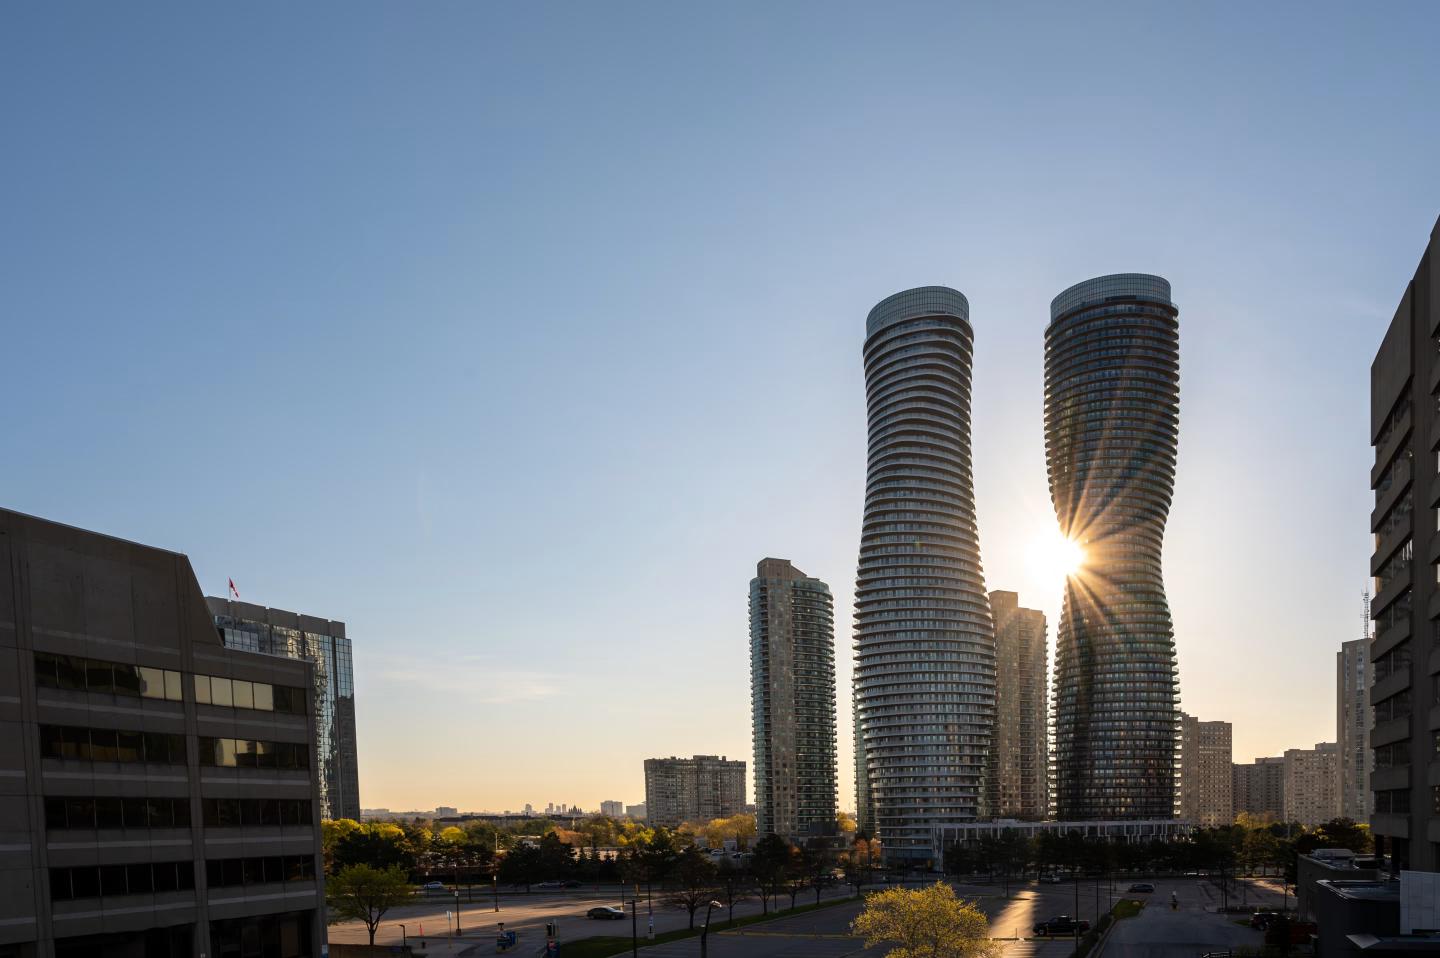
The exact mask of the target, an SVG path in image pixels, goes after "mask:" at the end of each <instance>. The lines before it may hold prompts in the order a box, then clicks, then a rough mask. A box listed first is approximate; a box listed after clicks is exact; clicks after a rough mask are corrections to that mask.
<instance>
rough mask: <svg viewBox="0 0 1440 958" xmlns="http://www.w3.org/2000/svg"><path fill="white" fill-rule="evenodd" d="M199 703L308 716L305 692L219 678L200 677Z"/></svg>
mask: <svg viewBox="0 0 1440 958" xmlns="http://www.w3.org/2000/svg"><path fill="white" fill-rule="evenodd" d="M194 679H195V701H196V702H199V703H200V704H201V705H224V706H229V707H232V708H237V709H256V710H258V711H261V712H288V713H290V714H291V715H304V714H305V711H306V709H305V690H304V689H297V688H292V687H289V686H285V685H271V684H270V683H268V682H247V681H245V680H244V679H227V678H222V677H221V676H218V675H196V676H194Z"/></svg>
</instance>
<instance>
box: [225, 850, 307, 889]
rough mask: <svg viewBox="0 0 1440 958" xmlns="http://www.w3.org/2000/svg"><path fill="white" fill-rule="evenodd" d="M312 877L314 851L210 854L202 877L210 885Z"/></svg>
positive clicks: (256, 882)
mask: <svg viewBox="0 0 1440 958" xmlns="http://www.w3.org/2000/svg"><path fill="white" fill-rule="evenodd" d="M314 880H315V857H314V856H313V855H266V856H263V857H254V858H211V859H208V860H206V862H205V881H206V884H207V885H209V887H211V888H226V887H230V886H235V885H268V884H272V883H275V882H287V881H314Z"/></svg>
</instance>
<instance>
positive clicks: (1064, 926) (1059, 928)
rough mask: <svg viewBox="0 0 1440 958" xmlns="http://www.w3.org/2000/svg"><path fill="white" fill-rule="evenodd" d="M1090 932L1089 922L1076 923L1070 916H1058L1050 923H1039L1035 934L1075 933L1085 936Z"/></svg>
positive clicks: (1036, 925)
mask: <svg viewBox="0 0 1440 958" xmlns="http://www.w3.org/2000/svg"><path fill="white" fill-rule="evenodd" d="M1089 930H1090V923H1089V922H1088V921H1076V920H1075V919H1074V918H1071V917H1070V916H1069V915H1058V916H1056V917H1055V918H1051V919H1050V920H1049V921H1042V922H1037V923H1036V924H1035V934H1037V935H1073V934H1075V932H1077V931H1078V932H1080V933H1081V934H1084V933H1085V932H1087V931H1089Z"/></svg>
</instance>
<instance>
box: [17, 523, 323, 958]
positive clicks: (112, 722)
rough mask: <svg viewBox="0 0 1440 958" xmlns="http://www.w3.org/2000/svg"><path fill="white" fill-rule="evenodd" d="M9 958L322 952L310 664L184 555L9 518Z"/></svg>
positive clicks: (306, 955) (284, 956)
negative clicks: (264, 649) (230, 607)
mask: <svg viewBox="0 0 1440 958" xmlns="http://www.w3.org/2000/svg"><path fill="white" fill-rule="evenodd" d="M0 569H4V570H5V575H4V576H0V955H4V956H5V958H92V956H110V955H117V956H118V955H123V956H130V955H144V956H147V958H191V956H194V955H211V956H215V958H230V956H240V955H250V954H261V953H263V954H265V955H273V956H275V958H310V956H314V955H319V954H320V953H321V948H322V945H323V942H324V941H325V938H324V934H325V907H324V885H323V880H324V876H323V872H322V870H321V864H320V808H319V790H318V787H317V777H316V774H315V772H316V764H317V761H316V754H315V725H314V712H313V710H312V707H311V706H312V703H311V695H312V689H313V687H314V671H313V667H312V666H311V665H310V664H309V663H308V662H305V661H299V660H292V659H283V658H277V657H274V656H267V655H256V654H253V653H250V652H242V651H237V650H234V649H228V648H226V647H225V646H224V645H222V644H221V642H220V638H219V636H218V635H217V633H216V631H215V624H214V622H213V621H212V620H211V618H210V616H209V613H208V610H207V608H206V605H205V599H204V595H203V593H202V592H201V590H200V586H199V583H198V582H197V581H196V580H195V575H194V572H193V571H192V570H191V567H190V562H189V560H188V559H186V557H185V556H183V555H180V554H177V553H174V552H167V551H165V550H162V549H156V548H151V547H148V546H142V545H137V544H135V543H132V542H125V541H122V540H119V539H114V538H111V537H109V536H104V535H100V534H97V533H93V532H85V531H83V530H80V529H74V528H70V527H67V526H63V525H59V524H57V523H53V522H47V521H45V520H43V519H36V518H32V517H29V516H24V515H20V514H18V513H14V512H9V511H4V510H0Z"/></svg>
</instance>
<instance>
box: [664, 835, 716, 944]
mask: <svg viewBox="0 0 1440 958" xmlns="http://www.w3.org/2000/svg"><path fill="white" fill-rule="evenodd" d="M716 885H717V883H716V868H715V864H714V863H713V862H712V861H710V856H709V855H707V854H705V853H704V852H702V851H701V850H700V849H698V848H696V847H695V846H694V845H686V846H685V847H684V848H683V849H681V851H680V854H679V855H678V857H677V859H676V862H675V867H674V869H673V871H672V873H671V879H670V882H669V885H668V888H667V889H666V892H665V899H664V900H665V902H666V903H667V904H670V905H675V906H677V907H680V908H684V909H685V911H686V912H687V913H688V914H689V916H690V929H691V930H692V931H693V930H694V929H695V912H696V911H698V910H699V909H700V906H701V905H704V904H705V903H706V902H708V901H711V900H713V899H714V898H715V896H716V894H717V893H718V891H719V889H718V888H717V887H716Z"/></svg>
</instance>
